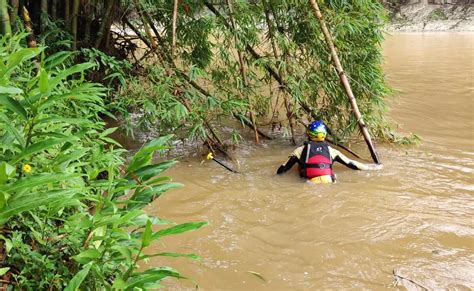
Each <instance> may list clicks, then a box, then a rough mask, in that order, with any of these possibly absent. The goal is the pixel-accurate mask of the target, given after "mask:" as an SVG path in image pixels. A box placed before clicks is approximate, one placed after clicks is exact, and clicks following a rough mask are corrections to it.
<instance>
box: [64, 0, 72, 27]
mask: <svg viewBox="0 0 474 291" xmlns="http://www.w3.org/2000/svg"><path fill="white" fill-rule="evenodd" d="M69 1H70V0H64V24H65V26H66V30H69V31H71V27H70V23H71V19H69V18H70V15H71V4H70V3H69Z"/></svg>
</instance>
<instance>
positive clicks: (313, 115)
mask: <svg viewBox="0 0 474 291" xmlns="http://www.w3.org/2000/svg"><path fill="white" fill-rule="evenodd" d="M203 3H204V5H205V6H206V7H207V8H208V9H209V10H210V11H211V12H212V13H213V14H214V15H216V16H217V17H220V18H222V20H223V23H224V25H225V26H226V27H228V28H229V27H230V25H229V23H227V21H226V19H225V18H224V17H223V16H222V15H221V14H220V12H219V11H218V10H217V9H216V8H215V7H214V6H213V5H212V4H211V3H209V2H208V1H207V0H203ZM245 49H246V50H247V52H248V53H249V54H250V55H251V56H252V57H253V58H254V59H255V60H258V59H261V58H262V56H261V55H260V54H259V53H257V52H256V51H255V49H254V48H253V47H251V46H249V45H247V46H246V47H245ZM264 68H265V69H266V70H267V72H268V74H269V75H270V76H271V77H272V78H273V79H275V81H277V82H278V84H279V85H280V88H283V89H284V90H285V91H286V92H287V93H288V94H290V95H293V92H292V91H291V90H290V88H288V86H287V84H286V82H285V81H284V80H283V79H282V78H281V76H280V74H279V73H278V72H277V71H276V70H275V69H274V68H273V67H272V66H271V65H270V64H267V63H265V64H264ZM297 100H298V104H299V105H300V106H301V108H302V109H303V110H304V111H305V112H306V113H307V114H308V115H310V116H311V118H313V119H315V120H317V119H320V117H319V116H318V114H317V113H316V112H315V111H314V110H313V108H311V106H310V105H309V104H308V103H306V102H305V101H304V100H301V99H297ZM334 144H335V145H337V146H341V145H340V144H339V143H336V142H334ZM352 154H354V155H355V156H357V157H359V155H357V154H356V153H354V152H352Z"/></svg>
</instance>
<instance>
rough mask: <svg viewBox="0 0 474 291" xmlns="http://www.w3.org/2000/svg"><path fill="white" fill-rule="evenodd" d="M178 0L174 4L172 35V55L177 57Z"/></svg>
mask: <svg viewBox="0 0 474 291" xmlns="http://www.w3.org/2000/svg"><path fill="white" fill-rule="evenodd" d="M178 2H179V0H174V4H173V23H172V37H171V57H172V58H173V59H174V58H175V53H176V22H177V20H178Z"/></svg>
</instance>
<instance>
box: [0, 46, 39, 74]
mask: <svg viewBox="0 0 474 291" xmlns="http://www.w3.org/2000/svg"><path fill="white" fill-rule="evenodd" d="M42 50H43V49H39V48H23V49H21V50H18V51H15V52H13V53H11V54H10V55H9V56H8V58H7V63H6V66H5V69H4V70H1V71H0V79H2V78H3V77H4V76H5V75H8V74H10V73H11V71H13V70H14V69H15V67H16V66H18V65H19V64H20V63H22V62H23V61H26V60H29V59H32V58H34V57H36V56H37V55H39V54H40V53H41V51H42Z"/></svg>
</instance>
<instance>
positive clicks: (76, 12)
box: [43, 0, 79, 51]
mask: <svg viewBox="0 0 474 291" xmlns="http://www.w3.org/2000/svg"><path fill="white" fill-rule="evenodd" d="M43 1H45V0H43ZM78 16H79V0H74V2H73V4H72V24H71V32H72V36H73V38H74V40H73V43H72V50H73V51H75V50H77V18H78Z"/></svg>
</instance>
